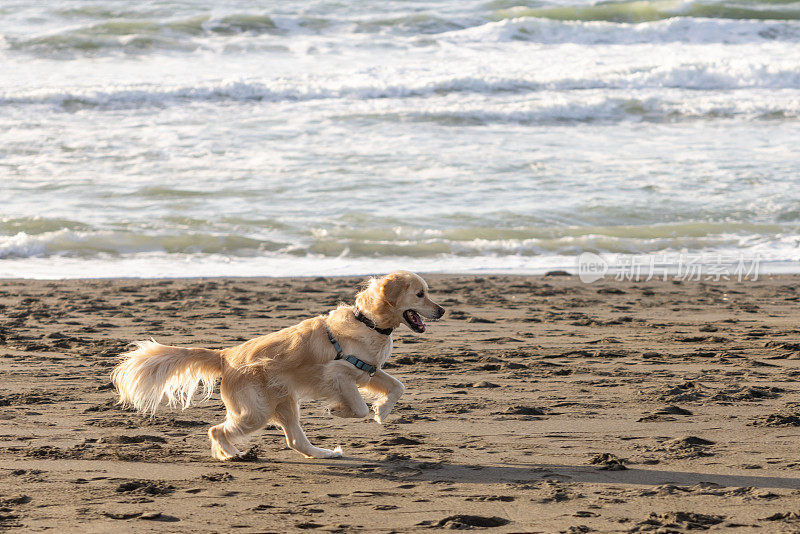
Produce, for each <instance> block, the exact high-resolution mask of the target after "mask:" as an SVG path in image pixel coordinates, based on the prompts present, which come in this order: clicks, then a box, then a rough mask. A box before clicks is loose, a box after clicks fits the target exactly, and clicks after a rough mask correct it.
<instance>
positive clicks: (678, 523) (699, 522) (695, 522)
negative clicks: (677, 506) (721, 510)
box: [628, 512, 725, 532]
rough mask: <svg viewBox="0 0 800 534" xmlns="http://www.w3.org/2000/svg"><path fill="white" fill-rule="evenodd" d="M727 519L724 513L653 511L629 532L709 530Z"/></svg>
mask: <svg viewBox="0 0 800 534" xmlns="http://www.w3.org/2000/svg"><path fill="white" fill-rule="evenodd" d="M724 520H725V516H723V515H708V514H699V513H695V512H667V513H663V514H658V513H655V512H652V513H651V514H650V517H648V518H647V519H645V520H644V521H642V522H640V523H638V524H637V525H636V526H634V527H633V528H632V529H630V530H629V531H628V532H650V531H658V532H673V530H668V529H682V530H708V529H709V528H710V527H712V526H714V525H718V524H720V523H722V522H723V521H724Z"/></svg>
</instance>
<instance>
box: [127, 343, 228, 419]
mask: <svg viewBox="0 0 800 534" xmlns="http://www.w3.org/2000/svg"><path fill="white" fill-rule="evenodd" d="M136 345H138V347H139V348H137V349H136V350H134V351H131V352H128V353H126V354H123V355H122V356H121V358H122V359H123V361H122V362H121V363H120V364H119V365H117V366H116V367H115V368H114V371H112V372H111V381H112V382H113V383H114V386H115V387H116V388H117V392H118V393H119V404H122V405H125V406H133V407H134V408H136V409H137V410H139V411H140V412H144V413H147V412H150V413H155V412H156V408H158V405H159V404H160V403H161V401H162V400H163V399H164V397H166V399H167V403H168V404H169V405H170V406H175V405H177V404H180V405H181V406H182V407H183V408H188V407H189V405H190V404H191V403H192V399H193V398H194V395H195V393H196V392H197V390H198V388H199V387H200V385H201V384H202V389H203V400H208V399H209V398H210V397H211V394H212V393H214V383H215V382H216V379H217V377H219V376H221V375H222V366H223V361H222V351H220V350H213V349H190V348H184V347H171V346H168V345H161V344H160V343H156V341H155V340H154V339H151V340H150V341H137V342H136Z"/></svg>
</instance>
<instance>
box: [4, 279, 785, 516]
mask: <svg viewBox="0 0 800 534" xmlns="http://www.w3.org/2000/svg"><path fill="white" fill-rule="evenodd" d="M362 278H363V277H354V276H346V277H324V281H323V280H321V279H319V278H318V277H293V278H264V277H261V278H206V279H172V278H167V279H158V280H155V279H105V280H100V279H83V280H80V279H72V280H64V281H55V280H21V279H7V280H0V374H2V376H3V379H4V386H5V389H4V392H3V393H2V394H1V395H0V419H2V420H4V421H5V422H6V424H5V425H4V431H3V436H2V438H0V448H2V451H3V453H4V454H3V459H1V460H0V477H2V478H3V479H4V481H5V482H6V487H7V488H8V489H7V490H5V491H4V492H3V494H2V495H0V499H3V502H4V503H5V504H4V506H5V507H6V508H8V509H9V511H8V512H7V513H6V515H5V516H4V517H5V518H4V519H2V520H1V521H0V526H1V527H4V528H5V527H7V528H13V527H15V526H16V527H21V528H25V529H27V530H37V529H45V528H56V529H60V530H62V531H63V530H70V529H75V528H77V526H80V528H81V529H82V531H89V532H100V531H109V530H120V529H122V530H125V531H128V530H130V531H132V530H141V529H147V528H157V527H158V526H159V522H165V523H167V525H165V526H166V527H167V529H168V530H170V531H174V532H196V531H203V530H225V529H229V528H232V526H238V527H239V528H240V529H241V531H243V532H254V531H264V530H272V531H281V532H290V531H291V532H294V531H299V530H308V529H321V530H327V531H348V530H368V531H383V532H388V531H391V530H396V531H404V532H405V531H420V532H424V531H429V530H430V529H431V527H433V526H437V525H440V526H442V527H448V526H458V523H459V521H467V522H469V521H473V522H474V521H479V520H476V519H474V518H473V519H470V518H469V516H478V517H480V518H483V519H482V520H486V521H494V520H495V519H493V518H500V520H501V521H499V523H500V526H498V527H496V528H495V529H494V530H493V531H495V532H519V531H529V530H539V531H546V532H555V531H564V530H568V529H570V528H572V527H574V528H583V527H586V529H596V530H600V531H608V532H629V531H632V529H635V528H638V529H639V530H644V529H646V528H649V526H652V525H656V526H659V525H660V526H661V527H664V528H680V529H687V528H691V525H695V524H701V525H706V526H711V527H713V526H719V527H726V526H727V527H730V528H733V525H735V524H739V525H747V528H760V529H762V530H769V531H771V530H773V529H779V528H785V529H791V528H794V526H796V520H795V519H793V517H794V516H792V515H791V513H790V512H793V511H796V510H797V509H798V508H800V476H798V474H799V473H800V471H798V469H800V463H799V462H800V457H798V455H797V450H798V445H800V388H798V387H797V377H798V376H800V327H798V326H797V325H798V323H799V322H800V321H798V320H799V319H800V311H798V306H797V302H798V301H799V300H800V287H798V284H797V281H798V279H800V278H799V277H798V276H797V275H782V276H765V277H763V278H760V279H759V280H758V281H755V282H747V283H744V282H743V283H736V282H722V281H721V282H713V281H712V282H702V283H692V282H681V283H673V282H672V281H667V282H663V281H650V282H639V283H632V282H627V281H622V282H618V281H614V280H604V281H598V282H594V283H592V284H584V283H582V282H581V281H580V280H579V279H578V278H577V277H575V276H569V277H566V276H557V277H541V276H539V277H532V276H520V275H494V274H491V275H490V274H486V275H458V276H454V275H441V274H434V275H426V279H427V280H428V281H429V283H430V285H431V294H432V296H433V298H434V299H435V300H436V301H437V302H439V303H440V304H442V305H443V306H444V307H445V308H446V309H447V313H446V315H445V316H444V318H443V319H442V320H439V321H434V322H431V323H429V325H428V332H426V333H425V334H422V335H417V334H413V333H411V332H410V331H409V330H404V329H402V328H401V329H399V330H397V331H396V333H395V336H394V341H395V349H394V352H393V355H392V358H391V359H390V360H389V365H387V367H386V369H387V372H389V373H390V374H392V375H394V376H396V377H398V378H399V379H400V380H402V381H403V382H404V383H405V385H406V388H407V389H406V393H405V394H404V396H403V397H402V398H401V399H400V402H399V403H398V405H397V408H396V411H394V412H393V414H392V415H391V416H390V418H389V421H388V422H387V423H386V424H385V425H383V426H380V425H378V424H376V423H375V422H373V421H357V420H344V419H337V418H333V417H330V416H329V415H327V414H326V413H325V410H324V406H322V405H321V404H320V403H317V402H308V403H304V404H303V407H302V412H303V419H302V420H303V426H304V428H305V430H306V432H307V433H308V435H309V438H310V439H311V441H312V443H314V444H315V445H319V446H325V447H329V446H335V445H341V446H342V447H343V449H344V455H345V457H344V458H343V459H341V460H307V459H304V458H302V457H300V456H299V455H297V454H296V453H294V452H293V451H291V450H289V449H287V448H286V447H285V445H284V443H283V439H282V433H281V432H280V431H279V430H277V429H274V428H268V429H266V430H264V431H263V432H260V433H257V434H256V435H254V436H253V437H252V438H251V439H249V440H248V442H247V443H248V445H257V446H258V448H259V449H258V451H257V453H256V454H257V456H258V460H256V461H253V462H238V463H219V462H216V461H214V460H213V459H212V458H211V456H210V452H209V447H208V440H207V437H206V431H207V429H208V427H209V426H211V425H213V424H216V423H218V422H219V421H221V420H222V419H223V416H224V410H223V408H222V404H221V402H220V401H219V397H218V394H215V396H214V397H213V398H212V400H211V401H209V402H206V403H203V404H200V405H199V406H195V407H191V408H189V409H187V410H186V411H179V410H170V409H166V408H165V409H164V410H163V411H160V412H159V413H158V414H157V415H156V417H155V418H154V419H149V418H145V417H141V416H138V415H136V414H134V413H132V412H129V411H126V410H122V409H120V408H119V407H118V406H116V405H115V404H114V393H113V389H110V388H109V381H108V373H109V372H110V370H111V368H112V367H113V365H114V364H115V362H116V357H117V355H118V354H120V353H121V352H123V351H124V350H125V348H126V346H127V345H128V343H130V342H131V341H134V340H136V339H144V338H148V337H150V336H153V337H155V338H156V339H157V340H158V341H160V342H163V343H168V344H175V345H191V346H202V347H209V348H220V347H225V346H231V345H234V344H238V343H241V342H242V341H245V340H247V339H250V338H252V337H255V336H257V335H261V334H265V333H268V332H270V331H274V330H277V329H279V328H283V327H286V326H290V325H293V324H296V323H297V322H298V321H299V320H302V319H304V318H307V317H311V316H314V315H317V314H320V313H325V312H327V311H328V310H329V309H331V308H332V307H334V306H335V305H336V304H337V303H338V302H339V301H345V302H348V303H349V302H351V301H352V296H353V295H354V294H355V292H356V290H357V283H358V282H359V281H360V280H361V279H362ZM248 445H246V446H245V449H246V447H247V446H248ZM243 450H244V449H243ZM342 502H347V503H348V505H347V506H342ZM459 517H460V518H459ZM770 518H773V519H770ZM482 520H480V521H482ZM504 521H507V523H504ZM315 525H316V526H315ZM668 525H677V527H670V526H668ZM745 530H746V529H745Z"/></svg>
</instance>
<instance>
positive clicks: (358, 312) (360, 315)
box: [353, 308, 394, 336]
mask: <svg viewBox="0 0 800 534" xmlns="http://www.w3.org/2000/svg"><path fill="white" fill-rule="evenodd" d="M353 313H355V316H356V319H358V320H359V321H361V322H362V323H364V324H365V325H367V326H368V327H370V328H372V329H373V330H375V331H376V332H379V333H381V334H383V335H384V336H388V335H389V334H391V333H392V331H393V330H394V328H378V327H377V326H375V322H374V321H373V320H372V319H370V318H369V317H367V316H366V315H364V314H363V313H361V310H359V309H358V308H355V311H354V312H353Z"/></svg>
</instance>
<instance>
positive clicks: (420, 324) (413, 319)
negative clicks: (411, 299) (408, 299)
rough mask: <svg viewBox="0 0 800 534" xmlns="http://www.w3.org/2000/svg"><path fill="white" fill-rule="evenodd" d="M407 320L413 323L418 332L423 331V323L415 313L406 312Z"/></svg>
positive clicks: (412, 311)
mask: <svg viewBox="0 0 800 534" xmlns="http://www.w3.org/2000/svg"><path fill="white" fill-rule="evenodd" d="M407 314H408V318H409V320H410V321H411V322H412V323H414V326H416V327H417V328H419V331H420V332H424V331H425V323H423V322H422V318H421V317H420V316H419V314H417V312H415V311H414V310H408V312H407Z"/></svg>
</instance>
